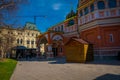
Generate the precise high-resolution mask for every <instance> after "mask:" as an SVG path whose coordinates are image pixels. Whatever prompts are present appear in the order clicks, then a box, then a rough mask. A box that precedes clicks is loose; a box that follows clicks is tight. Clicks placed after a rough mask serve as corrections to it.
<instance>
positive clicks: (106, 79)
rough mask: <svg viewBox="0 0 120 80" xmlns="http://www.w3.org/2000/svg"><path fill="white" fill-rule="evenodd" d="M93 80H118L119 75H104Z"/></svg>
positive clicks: (119, 78)
mask: <svg viewBox="0 0 120 80" xmlns="http://www.w3.org/2000/svg"><path fill="white" fill-rule="evenodd" d="M94 80H120V75H116V74H105V75H102V76H99V77H97V78H96V79H94Z"/></svg>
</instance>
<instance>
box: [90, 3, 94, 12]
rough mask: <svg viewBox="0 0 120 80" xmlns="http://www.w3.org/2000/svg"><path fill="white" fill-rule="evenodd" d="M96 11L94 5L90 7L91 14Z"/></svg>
mask: <svg viewBox="0 0 120 80" xmlns="http://www.w3.org/2000/svg"><path fill="white" fill-rule="evenodd" d="M93 11H94V4H91V5H90V12H93Z"/></svg>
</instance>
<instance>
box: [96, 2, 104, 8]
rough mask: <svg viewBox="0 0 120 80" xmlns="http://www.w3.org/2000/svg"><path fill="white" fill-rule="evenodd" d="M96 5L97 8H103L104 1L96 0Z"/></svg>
mask: <svg viewBox="0 0 120 80" xmlns="http://www.w3.org/2000/svg"><path fill="white" fill-rule="evenodd" d="M97 6H98V9H105V3H104V1H98V3H97Z"/></svg>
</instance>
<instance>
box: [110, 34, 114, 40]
mask: <svg viewBox="0 0 120 80" xmlns="http://www.w3.org/2000/svg"><path fill="white" fill-rule="evenodd" d="M109 41H110V42H114V37H113V34H109Z"/></svg>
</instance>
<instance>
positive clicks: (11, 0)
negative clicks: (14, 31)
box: [0, 0, 28, 25]
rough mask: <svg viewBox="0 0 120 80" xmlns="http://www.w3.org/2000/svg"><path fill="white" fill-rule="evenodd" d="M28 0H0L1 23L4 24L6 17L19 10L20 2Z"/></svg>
mask: <svg viewBox="0 0 120 80" xmlns="http://www.w3.org/2000/svg"><path fill="white" fill-rule="evenodd" d="M27 2H28V0H0V25H4V20H5V18H6V17H8V16H9V15H10V14H13V13H15V12H16V11H17V10H18V6H19V4H24V3H27ZM6 14H7V15H6Z"/></svg>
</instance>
